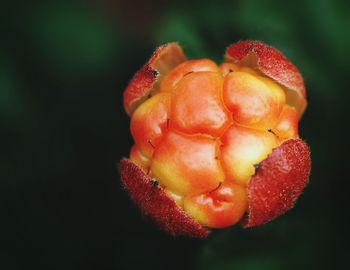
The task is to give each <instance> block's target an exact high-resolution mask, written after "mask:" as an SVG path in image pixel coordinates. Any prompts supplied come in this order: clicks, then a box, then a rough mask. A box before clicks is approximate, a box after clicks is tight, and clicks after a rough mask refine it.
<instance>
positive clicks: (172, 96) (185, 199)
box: [120, 41, 310, 237]
mask: <svg viewBox="0 0 350 270" xmlns="http://www.w3.org/2000/svg"><path fill="white" fill-rule="evenodd" d="M306 104H307V102H306V94H305V87H304V83H303V80H302V77H301V75H300V73H299V72H298V70H297V69H296V68H295V67H294V66H293V65H292V64H291V63H290V62H289V61H288V60H287V59H286V58H285V57H284V56H283V55H282V54H281V53H280V52H278V51H277V50H275V49H273V48H272V47H269V46H267V45H266V44H264V43H261V42H256V41H242V42H238V43H236V44H233V45H231V46H229V47H228V49H227V51H226V62H224V63H223V64H221V65H220V66H218V65H217V64H215V63H214V62H213V61H211V60H209V59H196V60H185V56H184V54H183V53H182V49H181V47H179V46H178V45H177V44H175V43H170V44H167V45H164V46H162V47H159V48H158V49H157V50H156V51H155V53H154V54H153V56H152V57H151V59H150V60H149V61H148V62H147V63H146V65H145V66H144V67H143V68H142V69H141V70H140V71H139V72H138V73H137V74H136V75H135V77H134V78H133V79H132V80H131V82H130V83H129V85H128V87H127V88H126V90H125V92H124V106H125V109H126V111H127V113H128V114H129V115H130V116H131V125H130V129H131V134H132V136H133V138H134V141H135V145H134V146H133V147H132V148H131V152H130V160H126V159H124V160H122V161H121V163H120V172H121V180H122V182H123V184H124V186H125V187H126V189H127V191H128V192H129V193H130V196H131V198H132V199H133V200H134V202H135V203H136V205H137V206H138V207H139V208H140V209H141V210H142V212H143V213H144V214H145V215H146V216H149V217H150V218H151V219H153V220H154V221H155V222H156V223H158V225H159V226H160V227H161V228H163V229H164V230H165V231H167V232H169V233H170V234H173V235H187V236H192V237H205V236H206V235H207V233H208V230H210V229H215V228H224V227H228V226H232V225H234V224H236V223H238V222H241V223H242V225H243V226H245V227H252V226H257V225H261V224H263V223H266V222H268V221H269V220H271V219H273V218H275V217H277V216H278V215H281V214H282V213H284V212H286V211H287V210H289V209H290V208H291V207H292V206H293V204H294V202H295V201H296V199H297V198H298V196H299V195H300V194H301V192H302V190H303V188H304V187H305V185H306V183H307V180H308V176H309V172H310V156H309V151H308V148H307V146H306V144H305V143H304V142H303V141H302V140H300V139H298V138H299V135H298V120H299V119H300V117H301V115H302V113H303V112H304V110H305V107H306Z"/></svg>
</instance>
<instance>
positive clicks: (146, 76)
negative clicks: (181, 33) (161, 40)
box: [124, 43, 186, 115]
mask: <svg viewBox="0 0 350 270" xmlns="http://www.w3.org/2000/svg"><path fill="white" fill-rule="evenodd" d="M185 60H186V57H185V55H184V53H183V51H182V48H181V47H180V46H179V45H178V44H177V43H168V44H165V45H162V46H160V47H158V48H157V49H156V50H155V51H154V53H153V54H152V56H151V58H150V59H149V60H148V62H147V63H146V64H145V65H144V66H143V67H142V68H141V69H140V70H139V71H138V72H137V73H136V74H135V75H134V77H133V78H132V79H131V81H130V82H129V84H128V86H127V87H126V89H125V91H124V109H125V111H126V112H127V113H128V115H132V113H133V112H134V111H135V109H136V108H137V106H138V105H139V104H140V103H142V102H143V101H144V99H145V98H147V96H148V95H149V94H150V93H151V92H152V90H154V88H156V86H157V82H158V79H159V78H160V77H161V76H163V75H166V74H167V73H168V72H169V71H171V70H172V69H173V68H174V67H176V66H177V65H178V64H180V63H182V62H183V61H185Z"/></svg>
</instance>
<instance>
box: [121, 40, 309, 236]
mask: <svg viewBox="0 0 350 270" xmlns="http://www.w3.org/2000/svg"><path fill="white" fill-rule="evenodd" d="M226 60H227V61H228V62H231V63H232V62H233V63H235V64H237V65H239V66H241V67H240V69H242V68H244V65H245V66H248V64H249V65H254V67H255V70H254V72H252V73H251V74H253V75H254V73H255V72H257V73H258V74H261V73H262V74H263V75H265V76H267V77H270V78H271V79H273V80H275V81H276V82H277V83H279V84H280V85H281V86H283V87H284V88H285V89H286V92H288V91H289V92H288V93H292V94H291V95H289V96H288V95H287V101H288V99H289V101H290V102H291V103H292V104H293V105H294V106H295V107H296V109H297V111H298V115H299V118H300V117H301V115H302V113H303V111H304V110H305V107H306V105H307V102H306V94H305V86H304V83H303V79H302V77H301V75H300V74H299V72H298V70H297V69H296V67H294V65H293V64H291V63H290V62H289V61H288V60H287V58H285V57H284V56H283V55H282V54H281V53H280V52H278V51H277V50H276V49H274V48H272V47H269V46H268V45H266V44H264V43H262V42H258V41H242V42H238V43H236V44H233V45H231V46H229V47H228V49H227V51H226ZM183 61H185V56H184V55H183V53H182V49H181V47H179V46H178V45H177V44H176V43H170V44H166V45H163V46H161V47H159V48H158V49H157V50H156V51H155V53H154V54H153V56H152V57H151V59H150V60H149V61H148V62H147V63H146V65H144V67H143V68H142V69H141V70H140V71H139V72H137V73H136V75H135V76H134V78H133V79H132V80H131V82H130V83H129V85H128V87H127V88H126V90H125V92H124V107H125V110H126V111H127V113H128V114H129V115H132V113H133V111H134V110H135V108H136V107H137V106H138V105H139V104H140V103H142V102H143V101H144V100H145V98H146V97H147V96H148V95H149V94H151V93H152V91H153V90H155V88H156V86H157V85H158V83H159V82H160V81H161V78H162V77H163V76H164V75H166V74H167V73H168V72H169V71H170V70H171V69H172V68H174V67H175V66H177V65H178V64H180V63H182V62H183ZM242 65H243V67H242ZM310 166H311V163H310V153H309V150H308V148H307V146H306V144H305V142H303V141H302V140H300V139H290V140H286V141H284V142H283V143H282V144H281V145H280V146H278V147H276V148H275V149H274V150H273V151H272V153H271V154H270V155H269V156H268V157H267V158H266V159H265V160H263V161H262V162H260V165H259V166H258V168H257V169H256V173H255V175H254V176H252V178H251V181H250V183H249V184H248V187H247V192H248V211H247V214H246V216H245V218H244V219H243V220H242V225H243V226H244V227H253V226H258V225H261V224H264V223H266V222H268V221H270V220H272V219H274V218H275V217H277V216H279V215H281V214H283V213H284V212H286V211H287V210H289V209H290V208H291V207H293V205H294V203H295V201H296V199H297V198H298V196H299V195H300V194H301V192H302V190H303V188H304V187H305V185H306V184H307V182H308V176H309V173H310ZM119 168H120V175H121V180H122V182H123V185H124V187H125V188H126V189H127V191H128V193H129V195H130V197H131V199H132V200H133V201H134V202H135V204H136V205H137V206H138V207H139V208H140V210H141V212H142V213H143V214H144V215H146V216H148V217H150V218H151V219H152V220H153V221H155V223H157V224H158V225H159V227H160V228H162V229H163V230H165V231H166V232H168V233H169V234H171V235H185V236H190V237H198V238H204V237H206V236H207V235H208V233H209V231H208V229H206V228H204V227H202V226H201V225H200V224H199V223H198V222H197V221H195V220H193V219H192V218H190V217H189V216H188V215H187V214H186V213H185V212H184V211H183V210H182V209H181V208H180V207H179V206H178V205H176V203H175V201H174V199H172V198H171V197H170V196H169V195H168V194H167V193H165V191H164V190H163V189H162V188H161V187H159V186H158V185H157V182H155V181H153V180H152V179H151V178H150V177H149V176H147V175H146V174H145V173H144V172H143V171H142V169H141V168H139V167H138V166H137V165H135V164H134V163H132V162H131V161H129V160H127V159H123V160H121V162H120V167H119Z"/></svg>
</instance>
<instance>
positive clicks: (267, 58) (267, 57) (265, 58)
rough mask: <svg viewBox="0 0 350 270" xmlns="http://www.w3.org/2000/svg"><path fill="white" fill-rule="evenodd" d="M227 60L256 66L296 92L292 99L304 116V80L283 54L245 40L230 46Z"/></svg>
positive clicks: (226, 56) (305, 104)
mask: <svg viewBox="0 0 350 270" xmlns="http://www.w3.org/2000/svg"><path fill="white" fill-rule="evenodd" d="M225 58H226V60H227V61H233V62H234V63H243V64H244V65H248V64H249V65H255V66H256V68H257V69H258V70H259V71H260V72H262V73H263V74H264V75H266V76H267V77H270V78H271V79H273V80H275V81H276V82H278V83H280V84H281V85H283V86H284V87H286V88H287V89H288V90H291V91H292V92H295V93H296V96H295V97H290V98H295V99H296V100H295V103H296V107H297V108H298V115H299V118H300V117H301V116H302V114H303V113H304V111H305V109H306V106H307V101H306V90H305V84H304V79H303V77H302V76H301V74H300V72H299V70H298V69H297V68H296V67H295V66H294V65H293V64H292V63H291V62H290V61H289V60H288V59H287V58H286V57H285V56H284V55H283V54H282V53H280V52H279V51H278V50H276V49H275V48H273V47H270V46H268V45H266V44H265V43H263V42H260V41H251V40H244V41H239V42H237V43H234V44H232V45H230V46H229V47H228V48H227V49H226V54H225ZM244 62H246V63H244Z"/></svg>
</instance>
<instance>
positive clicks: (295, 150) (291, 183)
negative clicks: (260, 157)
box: [242, 139, 311, 227]
mask: <svg viewBox="0 0 350 270" xmlns="http://www.w3.org/2000/svg"><path fill="white" fill-rule="evenodd" d="M310 170H311V160H310V152H309V149H308V147H307V145H306V143H305V142H304V141H302V140H300V139H291V140H287V141H285V142H284V143H282V144H281V145H280V146H279V147H277V148H275V149H274V150H273V151H272V153H271V154H270V155H269V156H268V157H267V158H266V159H265V160H264V161H262V162H261V163H260V166H259V168H258V169H257V170H256V173H255V175H254V176H253V177H252V178H251V180H250V183H249V186H248V201H249V206H248V215H247V218H246V219H245V220H244V221H243V223H242V224H243V226H244V227H254V226H258V225H261V224H264V223H266V222H268V221H270V220H272V219H274V218H276V217H278V216H280V215H281V214H283V213H285V212H286V211H288V210H289V209H291V208H292V207H293V205H294V203H295V201H296V200H297V198H298V197H299V196H300V194H301V193H302V191H303V189H304V188H305V186H306V184H307V182H308V178H309V174H310Z"/></svg>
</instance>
